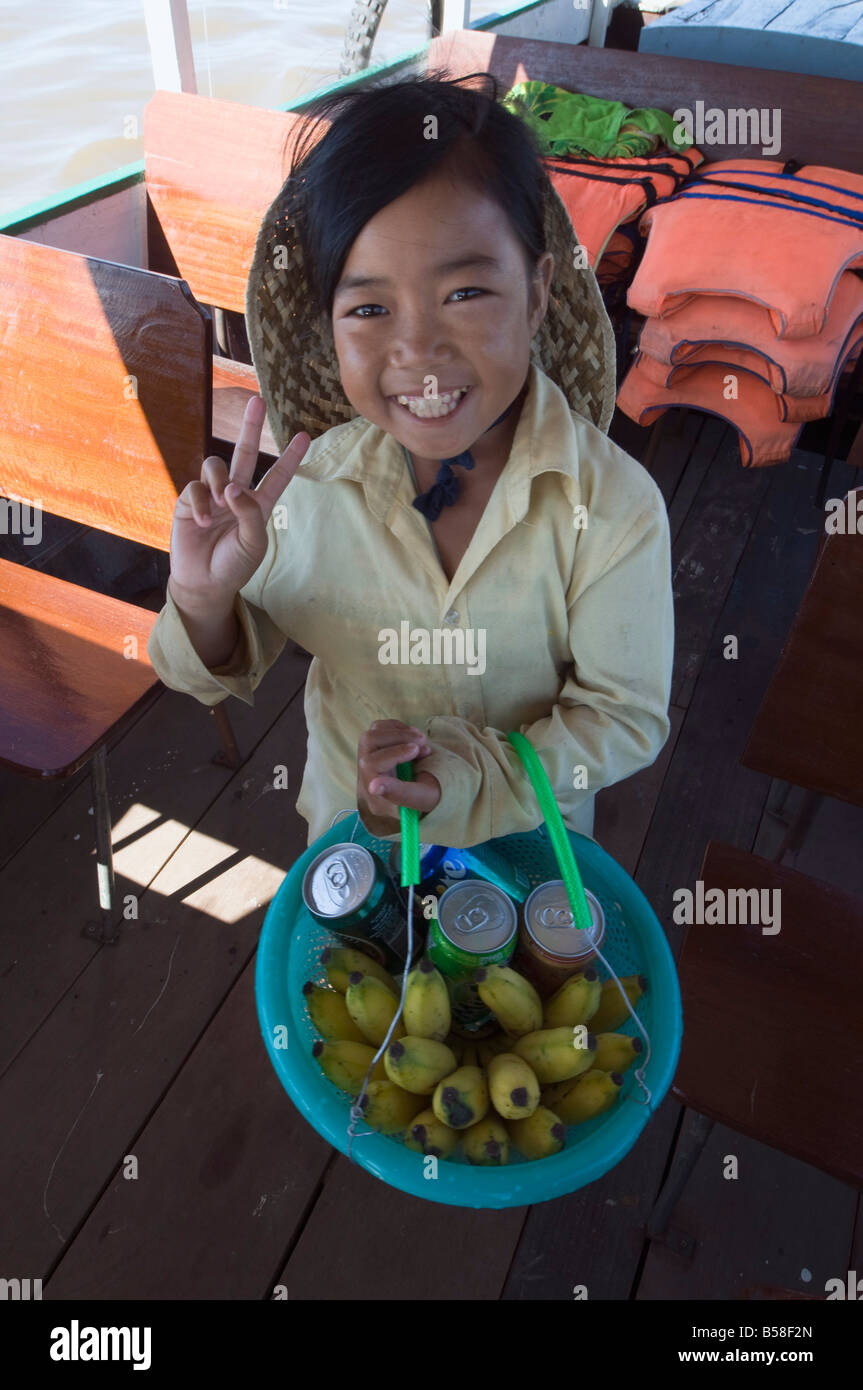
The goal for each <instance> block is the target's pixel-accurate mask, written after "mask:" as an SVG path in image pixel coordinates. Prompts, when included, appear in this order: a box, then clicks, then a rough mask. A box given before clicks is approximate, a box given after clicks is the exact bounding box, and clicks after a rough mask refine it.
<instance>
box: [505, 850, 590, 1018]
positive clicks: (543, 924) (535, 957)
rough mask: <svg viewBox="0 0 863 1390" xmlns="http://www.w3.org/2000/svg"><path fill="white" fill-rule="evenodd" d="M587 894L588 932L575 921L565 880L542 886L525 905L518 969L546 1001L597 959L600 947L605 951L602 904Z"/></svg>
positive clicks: (586, 892)
mask: <svg viewBox="0 0 863 1390" xmlns="http://www.w3.org/2000/svg"><path fill="white" fill-rule="evenodd" d="M584 892H585V897H586V898H587V904H588V907H589V908H590V915H591V925H590V928H589V929H587V930H582V929H580V928H578V927H576V925H575V923H574V921H573V916H572V912H571V911H570V907H569V899H568V897H567V896H566V886H565V884H564V882H563V879H562V878H553V879H550V880H549V881H548V882H547V883H541V884H540V885H539V887H538V888H534V890H533V892H532V893H531V895H530V897H529V898H528V899H527V902H526V903H525V904H524V909H523V916H522V921H521V925H520V928H519V942H518V960H517V963H516V967H515V968H516V969H517V970H520V971H521V972H522V973H523V974H524V975H526V976H527V977H528V979H530V980H531V981H532V983H533V984H534V985H535V987H536V989H537V991H538V992H539V994H540V995H541V996H542V997H543V998H544V999H547V998H548V997H549V995H551V994H554V992H555V990H558V989H560V986H561V985H562V984H563V982H564V981H565V980H568V979H569V977H570V976H571V975H575V974H577V973H578V972H579V971H581V970H583V969H584V968H585V966H587V965H589V964H590V962H591V961H592V960H595V959H596V947H597V946H598V947H600V948H601V947H602V943H603V941H604V940H605V913H604V912H603V910H602V905H601V904H600V903H599V902H598V901H597V899H596V898H595V897H594V895H593V894H592V893H589V892H588V891H587V889H585V890H584Z"/></svg>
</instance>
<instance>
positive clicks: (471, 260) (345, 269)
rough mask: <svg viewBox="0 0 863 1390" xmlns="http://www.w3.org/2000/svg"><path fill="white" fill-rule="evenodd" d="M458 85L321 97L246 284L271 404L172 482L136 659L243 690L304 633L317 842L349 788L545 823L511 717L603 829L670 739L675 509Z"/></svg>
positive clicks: (189, 684)
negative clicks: (152, 616)
mask: <svg viewBox="0 0 863 1390" xmlns="http://www.w3.org/2000/svg"><path fill="white" fill-rule="evenodd" d="M473 81H474V79H473V77H472V78H470V79H461V80H458V81H452V80H449V81H448V80H447V79H446V78H445V76H444V75H443V74H440V73H433V74H431V75H430V76H429V77H426V78H409V79H405V80H402V81H399V82H395V83H391V84H389V85H386V86H372V87H366V88H364V89H354V90H353V91H352V92H350V93H349V94H347V95H345V94H343V93H336V94H334V96H332V97H330V98H329V99H328V100H327V102H326V103H325V104H322V105H321V107H320V111H321V112H322V113H324V114H327V115H330V114H331V113H332V112H333V111H335V112H336V114H335V117H334V119H332V121H331V124H330V125H329V128H328V129H327V130H326V133H325V134H323V136H321V135H320V133H319V127H315V128H314V129H313V130H312V132H311V135H310V136H309V143H308V145H307V146H306V147H305V148H304V149H303V150H302V152H301V153H300V154H298V156H297V157H296V158H295V160H294V162H293V166H292V167H293V171H294V172H293V174H292V176H291V177H290V178H289V179H288V180H287V182H286V184H285V186H284V188H283V189H282V191H281V193H280V194H279V197H278V198H277V199H276V201H275V202H274V204H273V205H272V207H271V208H270V210H269V212H268V214H267V217H266V218H265V221H264V224H263V226H262V228H261V232H260V234H259V237H258V244H257V247H256V251H255V259H254V262H253V265H252V271H251V274H250V277H249V287H248V295H247V310H246V319H247V325H248V329H249V338H250V343H251V346H252V354H253V359H254V364H255V368H256V371H257V375H258V381H259V383H260V385H261V390H262V393H263V400H262V399H261V397H254V398H253V399H252V400H251V401H250V402H249V405H248V407H247V410H246V414H245V419H244V423H243V427H242V430H241V433H240V437H239V440H238V442H237V446H236V449H235V450H234V455H233V459H232V462H231V469H230V475H229V473H228V470H227V468H226V466H225V464H224V463H223V462H222V461H221V460H220V459H218V458H215V457H212V458H208V459H206V460H205V461H204V464H203V467H202V470H201V478H200V481H199V482H192V483H189V485H188V486H187V487H186V488H185V489H184V490H183V492H182V494H181V495H180V497H179V498H178V500H177V506H176V511H175V515H174V527H173V533H172V538H171V576H170V580H169V584H168V594H167V601H166V603H165V606H164V608H163V609H162V611H161V613H160V614H159V616H158V619H157V621H156V624H155V627H154V629H153V633H152V636H151V639H150V643H149V654H150V658H151V661H152V664H153V667H154V668H155V670H156V672H157V674H158V675H159V676H160V677H161V679H162V680H163V681H164V683H165V684H166V685H168V686H170V687H171V688H172V689H175V690H183V691H187V692H188V693H189V694H191V695H194V696H195V697H196V698H197V699H198V700H200V701H201V702H202V703H203V704H206V705H214V704H216V703H218V702H219V701H220V700H222V699H224V698H225V696H226V695H227V694H234V695H236V696H238V697H239V698H240V699H242V700H244V701H245V702H246V703H247V704H252V703H253V695H252V692H253V691H254V690H255V688H256V687H257V685H258V683H259V682H260V680H261V679H262V677H263V675H264V673H265V672H266V671H267V670H268V669H269V667H270V666H271V665H272V664H273V663H274V662H275V660H276V659H277V657H278V656H279V654H280V652H281V650H282V648H283V647H284V644H285V641H286V639H287V638H288V637H290V638H292V639H293V640H294V641H296V642H297V643H299V644H300V645H301V646H302V647H304V648H305V649H306V650H307V651H309V652H310V653H311V654H312V656H313V658H314V660H313V661H312V664H311V667H310V670H309V675H308V680H307V684H306V691H305V715H306V721H307V725H308V759H307V763H306V768H305V775H304V778H303V783H302V787H301V790H300V795H299V798H298V801H297V809H298V811H299V812H300V814H301V815H303V816H304V817H305V818H306V820H307V821H308V823H309V836H308V837H309V843H310V844H311V843H312V842H313V841H314V840H316V839H317V838H318V837H319V836H320V835H322V834H323V833H324V832H325V831H326V830H327V829H328V828H329V826H330V824H331V822H332V819H333V817H334V816H335V815H336V814H337V813H338V812H339V811H340V810H342V809H343V808H345V807H349V806H352V805H353V804H356V806H357V808H358V810H359V814H360V818H361V820H362V822H363V825H364V826H365V827H366V829H367V830H369V831H370V833H371V834H373V835H376V836H379V837H383V838H388V837H390V838H391V837H396V836H398V834H399V807H400V806H403V805H404V806H413V807H416V808H417V809H418V810H419V812H420V815H421V824H420V836H421V839H422V840H423V841H424V842H428V843H438V844H445V845H449V846H452V847H454V848H461V847H466V846H470V845H474V844H478V843H481V842H483V841H486V840H489V839H492V838H494V837H496V836H501V835H508V834H511V833H515V832H523V831H529V830H533V829H534V828H535V827H536V826H538V825H539V824H540V823H541V820H542V816H541V814H540V811H539V808H538V805H537V801H536V797H535V794H534V791H533V788H532V786H531V783H530V780H529V778H528V775H527V772H526V771H525V769H524V767H523V765H522V763H521V760H520V759H519V758H518V756H517V754H516V753H515V750H514V749H513V748H512V746H511V745H510V744H509V742H508V741H507V738H506V734H507V732H508V731H510V730H514V729H517V730H519V731H520V732H521V733H523V734H524V735H526V737H527V738H528V739H529V740H530V742H531V743H532V744H533V746H534V747H535V749H536V750H537V752H538V754H539V756H540V758H541V760H542V763H543V766H544V768H545V770H546V772H547V774H548V777H549V780H550V782H551V785H552V788H553V790H554V793H555V797H556V799H557V803H558V805H559V807H560V810H561V813H562V815H563V818H564V821H565V822H566V824H567V825H568V826H570V827H571V828H573V829H575V830H579V831H582V832H583V833H585V834H588V835H592V833H593V806H594V797H595V795H596V792H597V791H599V789H600V788H602V787H607V786H609V785H611V784H612V783H614V782H618V781H620V780H621V779H622V778H624V777H627V776H629V775H631V774H632V773H634V772H636V771H638V769H640V768H643V767H646V766H648V765H650V764H651V763H652V762H654V760H655V759H656V757H657V755H658V754H659V752H660V750H661V748H662V747H663V744H664V743H665V741H666V739H667V737H668V733H669V728H670V725H669V721H668V716H667V709H668V699H669V689H670V680H671V668H672V655H673V606H672V591H671V573H670V540H669V530H668V520H667V515H666V509H665V504H664V501H663V498H662V495H661V493H660V491H659V489H658V488H657V486H656V484H655V483H654V482H653V480H652V479H651V477H650V476H649V474H648V473H647V472H646V471H645V470H644V469H643V468H642V467H641V465H640V464H639V463H637V462H636V461H635V460H634V459H632V458H630V457H629V455H627V454H626V453H624V452H623V451H622V450H621V449H619V448H617V447H616V446H615V445H614V444H612V443H611V442H610V441H609V439H608V438H607V437H606V434H605V430H606V429H607V426H608V422H609V420H610V416H611V412H612V409H613V402H614V369H613V355H614V354H613V339H612V334H611V329H610V325H609V323H608V319H607V316H606V315H605V311H604V309H603V306H602V301H601V299H600V297H599V292H598V289H597V286H596V281H595V278H594V276H593V273H592V272H591V271H590V270H586V269H582V268H581V266H582V264H583V258H582V257H581V256H580V254H579V248H578V245H577V242H576V240H575V236H574V233H573V230H572V226H571V224H570V223H569V219H568V217H567V215H566V213H565V211H564V209H563V206H562V204H561V203H560V200H559V199H558V197H557V195H556V194H555V193H554V191H553V189H552V188H551V186H550V184H549V181H548V178H547V175H546V173H545V170H544V168H543V166H542V164H541V161H540V157H539V154H538V151H537V147H536V145H535V143H534V140H533V137H532V136H531V134H530V132H529V131H528V130H527V128H526V127H525V126H524V125H523V123H522V122H521V121H520V120H519V118H517V117H516V116H514V115H511V114H510V113H509V112H508V111H506V110H505V109H504V108H503V107H502V106H501V105H500V104H499V103H498V101H497V88H496V86H494V87H493V92H492V94H491V95H487V94H485V93H483V92H481V91H479V90H478V89H477V87H476V86H475V85H473V86H468V85H463V84H464V83H466V82H470V83H473ZM492 81H493V79H492ZM306 134H307V136H308V130H307V131H306ZM265 409H266V412H267V415H268V418H269V421H270V425H271V428H272V430H273V433H274V435H275V437H276V439H277V441H278V445H279V448H280V449H282V450H283V452H282V454H281V456H280V457H279V459H278V460H277V462H276V463H275V464H274V465H273V467H272V468H271V469H270V471H269V473H268V474H267V475H266V477H265V478H264V480H263V481H262V482H261V483H260V484H259V485H258V487H257V488H254V489H253V488H252V486H251V480H252V475H253V472H254V468H255V464H256V460H257V456H258V448H259V441H260V435H261V429H262V426H263V421H264V415H265ZM298 425H301V426H304V429H303V430H301V432H300V433H298V434H295V435H294V437H293V438H292V439H290V442H289V443H287V447H285V446H286V442H287V440H288V437H289V435H290V433H291V431H292V430H295V429H296V428H297V426H298ZM312 433H314V434H315V435H316V437H315V438H310V435H311V434H312ZM407 761H411V762H412V763H413V768H414V777H415V780H414V781H413V782H405V781H401V780H399V778H398V776H397V773H396V767H397V764H398V763H400V762H407Z"/></svg>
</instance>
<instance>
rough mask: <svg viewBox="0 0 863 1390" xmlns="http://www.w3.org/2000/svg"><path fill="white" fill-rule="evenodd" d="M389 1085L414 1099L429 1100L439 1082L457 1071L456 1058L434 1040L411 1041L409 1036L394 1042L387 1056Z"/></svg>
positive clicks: (414, 1039) (419, 1039) (385, 1061)
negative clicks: (390, 1083)
mask: <svg viewBox="0 0 863 1390" xmlns="http://www.w3.org/2000/svg"><path fill="white" fill-rule="evenodd" d="M384 1066H385V1067H386V1072H387V1076H388V1077H389V1079H390V1081H394V1082H395V1083H396V1085H397V1086H401V1087H402V1088H403V1090H405V1091H411V1092H412V1093H413V1095H415V1096H430V1095H432V1094H433V1092H434V1091H435V1088H436V1087H437V1084H438V1082H439V1081H442V1080H443V1078H444V1077H445V1076H450V1075H451V1074H452V1072H454V1071H455V1057H454V1056H453V1055H452V1053H451V1052H450V1050H449V1048H448V1047H447V1046H446V1044H445V1043H440V1042H435V1040H434V1038H412V1037H411V1035H410V1034H409V1033H407V1034H406V1035H405V1036H404V1037H403V1038H401V1039H400V1040H399V1041H398V1042H391V1043H390V1045H389V1047H388V1048H387V1050H386V1052H385V1053H384Z"/></svg>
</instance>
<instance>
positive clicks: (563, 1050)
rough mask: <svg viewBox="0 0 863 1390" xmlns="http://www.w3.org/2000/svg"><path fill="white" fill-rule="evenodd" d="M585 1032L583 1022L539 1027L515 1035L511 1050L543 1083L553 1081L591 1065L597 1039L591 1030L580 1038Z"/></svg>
mask: <svg viewBox="0 0 863 1390" xmlns="http://www.w3.org/2000/svg"><path fill="white" fill-rule="evenodd" d="M584 1033H585V1029H584V1025H583V1024H577V1025H576V1026H575V1027H573V1028H540V1029H538V1030H537V1032H535V1033H527V1034H525V1036H524V1037H523V1038H518V1039H517V1040H516V1042H514V1043H513V1045H512V1050H513V1052H514V1053H515V1054H516V1056H517V1057H523V1058H524V1060H525V1061H526V1062H527V1064H528V1066H530V1067H532V1068H533V1070H534V1071H535V1072H536V1075H537V1078H538V1079H539V1081H540V1082H541V1083H542V1085H543V1086H546V1085H548V1084H549V1083H550V1082H552V1081H568V1080H569V1078H570V1077H574V1076H580V1075H581V1073H582V1072H583V1071H588V1070H589V1068H590V1067H592V1066H593V1065H594V1058H595V1056H596V1048H597V1041H596V1038H595V1037H594V1035H593V1034H592V1033H587V1034H586V1037H584V1038H583V1037H582V1034H584ZM609 1070H611V1068H609Z"/></svg>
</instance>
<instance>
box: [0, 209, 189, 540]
mask: <svg viewBox="0 0 863 1390" xmlns="http://www.w3.org/2000/svg"><path fill="white" fill-rule="evenodd" d="M0 323H2V325H3V332H2V334H0V442H2V449H3V464H2V476H0V493H2V494H3V495H4V496H6V497H10V496H17V497H18V498H23V499H26V500H27V501H28V502H30V503H31V504H32V505H34V506H38V507H39V508H41V509H43V510H45V511H48V512H52V513H54V514H55V515H57V516H62V517H67V518H69V519H70V520H73V521H78V522H83V523H84V524H86V525H89V526H95V527H97V528H98V529H99V530H102V531H110V532H111V534H112V535H115V536H123V537H125V538H126V539H128V540H131V541H138V542H141V543H142V544H144V545H150V546H154V547H156V548H157V549H159V550H165V551H167V550H169V549H170V538H171V519H172V516H173V511H174V505H175V503H176V499H177V496H178V495H179V493H180V492H182V490H183V488H184V487H185V486H186V484H187V483H188V482H189V481H190V480H191V479H193V478H198V477H200V472H201V464H202V463H203V460H204V458H205V457H206V455H207V454H208V453H209V444H210V422H211V416H212V322H211V319H210V316H209V314H208V313H206V311H205V310H203V309H202V308H201V306H200V305H198V304H197V303H196V302H195V300H194V299H193V298H192V295H191V294H190V292H189V288H188V286H187V285H185V284H183V282H182V281H181V280H176V279H169V278H167V277H165V276H162V275H155V274H152V273H151V272H149V271H146V270H137V269H134V268H133V267H130V266H124V265H115V264H114V263H113V262H110V261H101V260H97V259H94V258H93V257H91V256H82V255H77V254H75V253H74V252H71V251H60V250H57V249H56V248H54V247H50V246H43V245H40V244H38V243H36V242H32V241H27V240H25V239H23V238H18V237H10V236H0Z"/></svg>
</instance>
